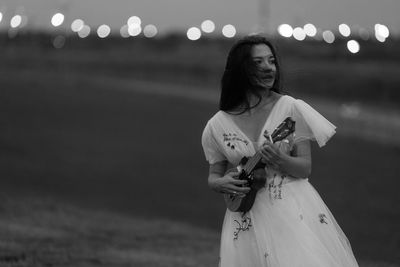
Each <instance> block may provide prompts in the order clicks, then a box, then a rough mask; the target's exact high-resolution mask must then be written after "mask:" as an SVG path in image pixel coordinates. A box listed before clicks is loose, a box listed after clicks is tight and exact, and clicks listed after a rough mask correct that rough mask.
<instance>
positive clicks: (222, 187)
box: [208, 161, 250, 196]
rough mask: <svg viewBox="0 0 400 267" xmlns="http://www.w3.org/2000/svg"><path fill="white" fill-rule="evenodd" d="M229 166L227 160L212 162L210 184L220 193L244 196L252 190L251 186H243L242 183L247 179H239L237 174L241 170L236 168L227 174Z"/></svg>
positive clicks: (209, 176)
mask: <svg viewBox="0 0 400 267" xmlns="http://www.w3.org/2000/svg"><path fill="white" fill-rule="evenodd" d="M227 166H228V162H227V161H219V162H216V163H214V164H210V169H209V175H208V186H209V187H210V188H211V189H212V190H214V191H216V192H218V193H224V194H233V195H238V196H244V195H245V194H246V193H248V192H249V191H250V188H249V187H242V186H241V185H244V184H246V183H247V181H245V180H238V179H237V176H238V175H239V172H237V171H236V170H234V171H228V172H227V173H226V174H225V172H226V170H227Z"/></svg>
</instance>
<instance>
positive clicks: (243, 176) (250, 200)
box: [224, 157, 267, 212]
mask: <svg viewBox="0 0 400 267" xmlns="http://www.w3.org/2000/svg"><path fill="white" fill-rule="evenodd" d="M247 160H248V158H247V157H244V158H242V160H241V162H240V165H239V166H237V167H236V168H235V169H234V170H236V171H238V172H239V176H238V178H237V179H239V180H246V181H247V186H248V187H250V191H249V192H248V193H247V194H246V195H245V196H244V197H238V196H235V195H231V194H224V200H225V203H226V206H227V207H228V209H229V210H230V211H233V212H247V211H249V210H250V209H251V207H252V206H253V204H254V201H255V199H256V195H257V191H258V190H260V189H261V188H262V187H264V185H265V182H266V179H267V178H266V172H265V164H264V163H262V162H261V161H260V162H259V163H258V164H257V165H256V166H255V168H254V170H253V171H251V172H250V173H246V171H245V170H244V169H243V168H242V166H244V165H245V164H246V162H247ZM227 172H231V170H228V171H227Z"/></svg>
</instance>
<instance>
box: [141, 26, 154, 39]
mask: <svg viewBox="0 0 400 267" xmlns="http://www.w3.org/2000/svg"><path fill="white" fill-rule="evenodd" d="M157 33H158V30H157V27H156V26H154V25H153V24H149V25H146V26H145V27H144V29H143V34H144V36H146V37H147V38H153V37H154V36H156V35H157Z"/></svg>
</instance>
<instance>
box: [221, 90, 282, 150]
mask: <svg viewBox="0 0 400 267" xmlns="http://www.w3.org/2000/svg"><path fill="white" fill-rule="evenodd" d="M284 96H285V95H282V96H280V97H279V98H278V99H277V100H276V101H275V103H274V104H273V106H272V108H271V110H270V112H269V114H268V116H267V118H266V119H265V121H264V123H263V126H262V127H261V131H260V132H259V133H258V135H256V136H257V137H256V140H252V139H250V138H249V136H247V134H245V133H244V131H243V130H242V129H241V128H240V127H239V126H238V125H237V123H236V122H235V121H234V119H233V118H232V117H231V115H230V114H229V113H226V112H224V113H225V115H226V117H228V119H229V120H230V121H231V122H232V124H233V125H234V127H235V128H236V129H237V130H238V131H239V132H240V133H241V134H242V135H243V137H245V138H246V139H247V140H248V141H249V142H250V143H252V144H258V142H259V141H260V138H261V136H262V135H263V133H264V131H265V126H266V125H267V123H268V121H269V120H270V118H271V115H272V113H273V112H274V111H275V109H276V107H277V106H278V103H279V102H280V101H281V99H282V98H283V97H284Z"/></svg>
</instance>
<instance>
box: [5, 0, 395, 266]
mask: <svg viewBox="0 0 400 267" xmlns="http://www.w3.org/2000/svg"><path fill="white" fill-rule="evenodd" d="M399 10H400V5H399V3H397V2H395V1H389V0H385V1H379V2H378V1H365V0H364V1H357V0H353V1H342V0H337V1H328V0H324V1H318V2H317V1H312V0H301V1H296V3H292V2H291V1H279V2H278V1H273V0H259V1H256V0H254V1H253V0H252V1H227V0H221V1H218V2H213V1H201V3H200V1H194V0H193V1H182V0H171V1H158V2H157V1H154V2H153V1H151V3H150V2H145V1H139V0H138V1H122V0H120V1H112V2H111V1H103V0H101V1H100V0H97V1H89V0H87V1H84V2H82V3H80V2H78V1H72V0H71V1H67V0H64V1H61V0H59V1H45V0H34V1H33V0H30V1H28V0H26V1H23V0H19V1H14V0H13V1H1V2H0V127H1V130H0V266H100V265H105V266H216V265H217V263H218V250H219V233H220V228H221V225H222V220H223V215H224V211H225V204H224V202H223V200H222V198H221V196H219V195H217V194H216V193H214V192H212V191H211V190H209V188H208V187H207V175H208V164H207V162H206V161H205V159H204V155H203V151H202V148H201V143H200V138H201V134H202V130H203V128H204V126H205V124H206V122H207V120H208V119H209V118H210V117H211V116H212V115H213V114H214V113H215V112H216V111H217V110H218V99H219V83H220V77H221V75H222V72H223V69H224V64H225V60H226V56H227V53H228V51H229V49H230V47H231V46H232V45H233V44H234V43H235V41H236V40H237V39H238V38H240V37H242V36H245V35H248V34H254V33H262V34H265V35H267V36H268V37H269V38H271V40H272V41H273V42H274V43H275V44H276V46H277V48H278V53H279V56H280V58H281V61H282V66H283V76H284V88H285V90H286V92H287V93H288V94H290V95H292V96H294V97H296V98H301V99H304V100H305V101H307V102H308V103H309V104H310V105H311V106H313V107H315V108H316V109H317V110H318V111H319V112H321V113H322V114H323V115H324V116H325V117H326V118H328V119H329V120H330V121H331V122H333V123H334V124H335V125H336V126H337V127H338V129H337V134H336V135H335V136H334V138H333V139H331V140H330V141H329V143H328V145H327V146H326V147H323V148H322V149H320V148H319V147H317V146H316V145H314V146H313V173H312V175H311V177H310V182H311V183H312V184H313V185H314V187H316V189H317V190H318V192H319V193H320V195H321V196H322V198H323V199H324V201H325V202H326V204H327V205H328V207H329V208H330V209H331V211H332V213H333V214H334V215H335V218H336V219H337V221H338V223H339V224H340V225H341V227H342V229H343V231H344V232H345V233H346V235H347V237H348V238H349V240H350V242H351V244H352V247H353V250H354V253H355V255H356V258H357V259H358V261H359V263H360V266H361V267H365V266H400V257H399V255H400V254H399V251H400V231H399V225H400V211H399V207H398V204H399V203H400V194H399V189H398V188H399V185H400V181H399V178H400V177H399V175H400V164H399V162H400V91H399V85H400V39H399V37H400V20H399V17H398V15H397V13H398V11H399Z"/></svg>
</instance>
